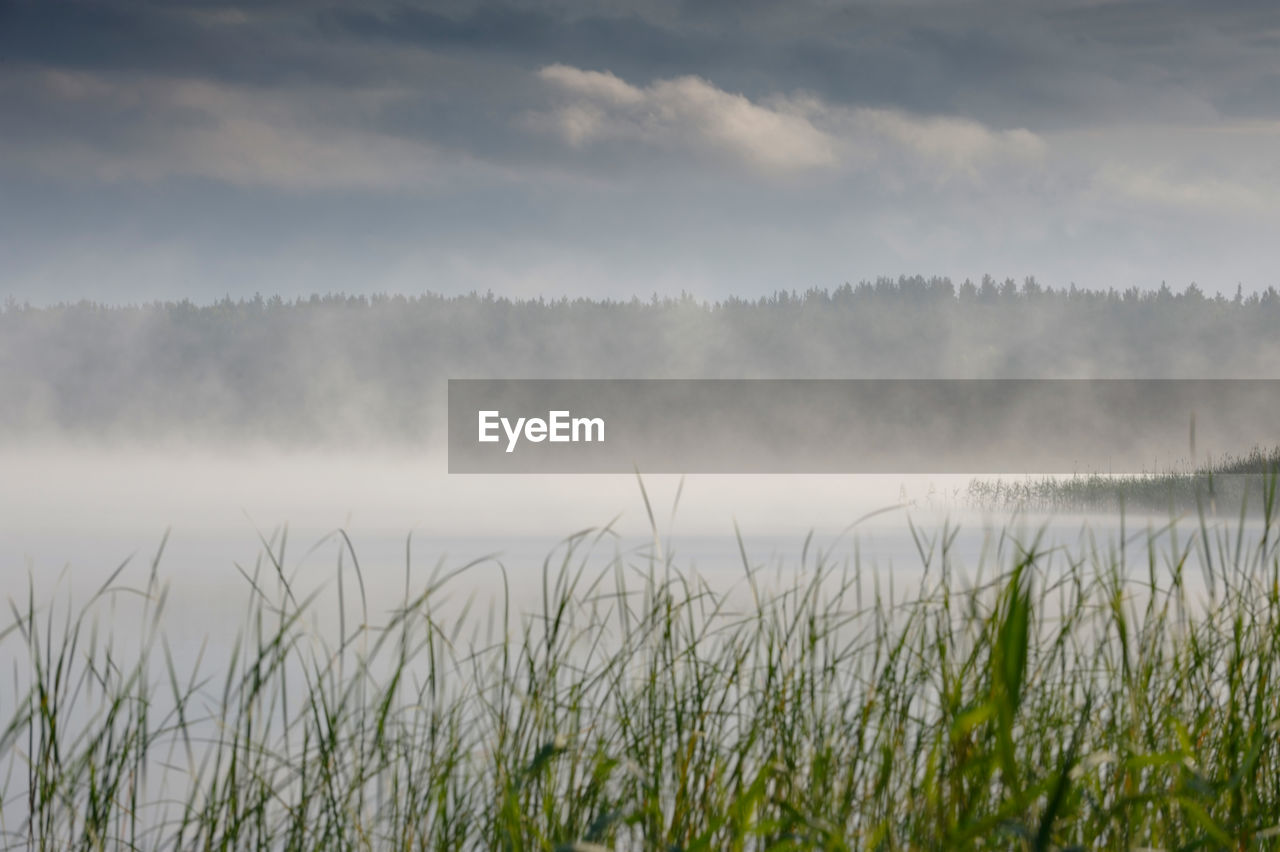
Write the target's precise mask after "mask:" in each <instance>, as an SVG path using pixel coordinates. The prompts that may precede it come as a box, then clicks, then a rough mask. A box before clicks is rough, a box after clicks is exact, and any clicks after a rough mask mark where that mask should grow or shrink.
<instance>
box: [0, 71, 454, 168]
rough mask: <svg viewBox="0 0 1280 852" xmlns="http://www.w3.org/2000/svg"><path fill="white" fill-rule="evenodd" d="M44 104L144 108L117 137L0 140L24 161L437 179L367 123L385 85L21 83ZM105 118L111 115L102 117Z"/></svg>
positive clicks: (420, 151) (142, 80)
mask: <svg viewBox="0 0 1280 852" xmlns="http://www.w3.org/2000/svg"><path fill="white" fill-rule="evenodd" d="M33 82H34V83H35V84H36V85H37V86H39V87H40V89H41V90H43V91H44V92H45V93H46V94H47V96H48V98H49V102H50V103H51V105H52V108H54V109H59V108H61V109H64V110H67V112H68V114H74V113H75V112H76V111H78V110H80V109H88V110H91V111H93V112H94V113H96V114H97V115H99V116H104V115H105V116H114V117H115V118H116V119H119V118H120V117H127V116H129V115H132V114H143V115H145V124H139V125H137V126H135V127H133V128H131V129H130V130H129V131H128V133H127V139H126V140H125V141H124V142H123V143H122V142H121V141H120V140H116V141H115V142H111V141H108V140H106V139H104V138H103V137H102V135H101V134H99V133H95V132H93V131H94V130H95V128H94V127H91V126H89V127H87V128H86V131H85V132H84V133H74V132H73V133H63V134H60V135H59V136H57V137H51V138H47V139H45V140H44V141H43V143H42V144H41V145H39V146H28V147H25V148H22V147H18V146H15V145H4V144H3V143H0V146H3V147H0V150H4V151H5V152H6V154H7V156H8V157H10V158H11V161H12V159H21V160H22V161H24V162H25V163H27V164H28V165H29V166H30V167H32V168H34V169H36V170H40V171H44V172H46V173H55V174H59V175H63V176H65V175H67V174H68V173H71V174H76V175H81V176H83V175H85V174H87V175H89V176H91V177H94V178H97V179H99V180H104V181H108V182H114V181H153V180H162V179H165V178H169V177H175V176H182V177H199V178H208V179H211V180H216V181H222V182H226V183H230V184H235V185H240V186H261V187H271V188H276V189H291V190H298V189H352V188H359V189H376V190H392V189H396V188H402V187H406V186H421V185H425V184H429V183H431V182H433V181H435V180H437V179H438V178H439V176H440V172H441V164H440V162H439V155H438V154H437V153H436V152H435V151H434V150H433V149H431V148H430V147H429V146H427V145H425V144H423V143H421V142H418V141H416V140H412V139H405V138H400V137H395V136H391V135H388V134H385V133H380V132H378V131H376V130H372V129H366V128H367V127H368V122H367V120H364V121H362V120H360V119H367V116H368V114H369V113H370V112H371V111H372V110H374V109H376V108H377V107H378V105H379V104H382V103H385V102H386V101H387V100H388V99H389V98H393V97H396V96H397V94H398V93H396V92H394V91H377V90H366V91H357V92H350V91H344V92H341V93H333V92H326V91H323V90H314V91H302V92H299V91H297V90H291V91H289V92H288V93H287V94H286V93H278V92H272V91H271V90H263V89H255V88H250V87H235V86H229V85H224V84H218V83H211V82H206V81H202V80H187V79H169V78H156V77H147V76H132V75H129V76H111V75H92V74H85V73H75V72H65V71H61V72H49V73H45V74H42V75H40V76H39V77H38V78H37V79H36V80H34V81H33ZM107 120H111V119H110V118H109V119H107Z"/></svg>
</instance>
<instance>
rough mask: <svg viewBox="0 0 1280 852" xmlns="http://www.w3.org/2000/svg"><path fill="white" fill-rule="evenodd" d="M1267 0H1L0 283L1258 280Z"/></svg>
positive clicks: (190, 290) (235, 293)
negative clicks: (986, 277)
mask: <svg viewBox="0 0 1280 852" xmlns="http://www.w3.org/2000/svg"><path fill="white" fill-rule="evenodd" d="M1276 150H1280V7H1278V6H1276V5H1275V4H1274V3H1272V2H1270V0H1222V2H1213V3H1203V2H1191V0H1158V2H1155V1H1154V0H1090V2H1077V0H1042V2H1037V3H1013V2H987V0H982V2H977V0H934V2H917V1H916V0H905V1H904V0H895V2H888V0H857V2H838V0H790V2H786V3H776V4H775V3H764V2H758V1H757V0H735V2H727V0H703V2H693V0H604V2H590V3H587V2H576V1H575V2H558V0H540V2H521V1H520V0H514V2H506V3H477V2H470V1H469V0H456V2H455V0H437V1H436V2H429V3H408V2H396V3H384V2H381V0H371V2H361V3H351V4H347V5H337V4H333V3H328V2H318V0H265V1H264V2H255V3H253V4H245V5H236V4H232V3H221V2H212V1H210V2H205V1H204V0H200V2H196V1H195V0H163V2H148V0H128V2H119V0H97V2H76V1H75V0H70V2H58V3H51V2H45V0H33V1H32V2H21V0H19V1H18V2H15V0H0V298H6V297H11V298H15V299H18V300H20V301H29V302H31V303H33V304H48V303H53V302H58V301H63V300H78V299H91V300H95V301H100V302H109V303H132V302H139V301H149V300H156V299H163V300H169V299H175V300H176V299H184V298H189V299H192V300H194V301H198V302H208V301H211V300H214V299H217V298H221V297H222V296H224V295H229V296H231V297H233V298H236V297H248V296H252V295H253V294H254V293H262V294H264V295H271V294H280V295H283V296H285V297H295V296H302V295H306V294H310V293H317V292H318V293H326V292H347V293H374V292H404V293H419V292H423V291H433V292H438V293H464V292H469V291H473V290H474V291H479V292H485V291H489V290H492V291H493V292H495V293H497V294H500V295H507V296H512V297H537V296H543V297H547V298H555V297H559V296H564V295H568V296H592V297H597V298H602V297H609V298H622V299H626V298H630V297H632V296H635V295H638V296H640V297H642V298H644V297H648V296H649V295H650V294H653V293H657V294H662V295H678V294H679V293H681V292H689V293H692V294H694V295H696V296H699V297H701V298H707V299H716V298H721V297H725V296H728V295H739V296H758V295H762V294H766V293H771V292H773V291H775V290H778V289H786V290H791V289H795V290H801V291H802V290H805V289H807V288H810V287H836V286H839V285H840V284H842V283H844V282H845V281H851V282H857V281H860V280H864V279H871V278H875V277H877V276H881V275H892V276H897V275H899V274H924V275H948V276H951V277H952V278H953V279H955V280H957V281H959V280H962V279H964V278H966V277H971V278H974V279H975V280H976V279H977V278H979V277H980V276H982V275H983V274H985V273H990V274H992V275H994V276H996V277H997V278H1004V277H1014V278H1018V279H1021V278H1023V277H1025V276H1029V275H1034V276H1036V278H1037V279H1038V280H1040V281H1041V283H1044V284H1048V285H1050V286H1058V287H1064V286H1068V285H1069V284H1071V283H1075V284H1077V285H1079V286H1082V287H1091V288H1107V287H1116V288H1126V287H1130V286H1139V287H1144V288H1150V287H1156V286H1159V284H1160V282H1162V281H1167V282H1168V283H1169V285H1170V286H1172V287H1174V288H1175V289H1182V288H1183V287H1185V286H1186V285H1187V284H1188V283H1190V282H1192V281H1195V282H1197V283H1198V284H1199V285H1200V286H1201V287H1202V288H1204V289H1206V290H1207V291H1209V292H1215V291H1221V292H1227V293H1234V292H1235V290H1236V287H1237V286H1240V287H1242V288H1243V289H1244V291H1245V292H1246V293H1248V292H1252V291H1256V290H1260V289H1264V288H1265V287H1267V286H1272V285H1280V240H1277V239H1276V238H1275V235H1276V234H1278V233H1280V157H1278V156H1277V155H1276V154H1275V151H1276Z"/></svg>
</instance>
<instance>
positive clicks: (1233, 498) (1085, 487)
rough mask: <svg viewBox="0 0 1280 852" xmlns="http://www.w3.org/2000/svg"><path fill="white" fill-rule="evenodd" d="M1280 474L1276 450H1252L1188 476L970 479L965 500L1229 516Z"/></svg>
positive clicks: (990, 505)
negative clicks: (1224, 513)
mask: <svg viewBox="0 0 1280 852" xmlns="http://www.w3.org/2000/svg"><path fill="white" fill-rule="evenodd" d="M1277 471H1280V447H1277V448H1274V449H1271V450H1262V449H1260V448H1256V447H1255V448H1254V449H1253V450H1251V451H1250V452H1249V453H1248V454H1246V455H1243V456H1239V457H1236V456H1225V457H1223V458H1221V459H1219V460H1217V461H1214V462H1212V463H1206V464H1204V465H1202V466H1201V467H1199V468H1198V469H1196V470H1194V471H1179V470H1171V471H1167V472H1160V473H1145V474H1126V475H1114V476H1113V475H1103V474H1097V473H1093V474H1077V475H1074V476H1069V477H1055V476H1044V477H1035V478H1027V479H1023V480H1004V479H995V480H985V479H975V480H973V481H972V482H970V483H969V488H968V491H967V494H966V498H967V502H968V503H969V504H970V505H971V506H976V507H979V508H984V509H995V510H1002V511H1007V510H1011V509H1021V510H1031V511H1047V512H1062V511H1068V512H1074V511H1085V512H1097V511H1107V512H1114V511H1119V510H1122V509H1130V510H1138V511H1148V512H1157V513H1167V512H1175V513H1176V512H1197V511H1200V510H1201V509H1203V510H1205V511H1208V512H1209V513H1210V514H1215V515H1216V514H1218V512H1219V511H1225V512H1231V513H1234V511H1235V510H1236V509H1238V508H1239V507H1240V505H1241V503H1242V502H1244V501H1246V500H1248V501H1251V502H1252V503H1254V504H1258V503H1260V502H1262V501H1263V500H1265V499H1266V489H1267V487H1268V482H1269V477H1271V476H1274V475H1275V474H1276V472H1277Z"/></svg>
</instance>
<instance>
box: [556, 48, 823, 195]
mask: <svg viewBox="0 0 1280 852" xmlns="http://www.w3.org/2000/svg"><path fill="white" fill-rule="evenodd" d="M539 76H540V77H541V78H542V79H543V80H545V81H547V82H549V83H551V84H552V85H553V86H554V87H556V88H557V89H559V90H560V91H561V92H563V93H564V94H566V95H568V96H569V100H568V102H567V103H565V104H563V105H562V106H561V107H560V108H559V109H558V110H557V111H556V112H555V113H554V115H553V124H554V126H555V127H556V129H557V130H558V131H559V133H560V134H561V135H562V136H563V137H564V139H565V141H566V142H568V143H569V144H570V145H573V146H575V147H580V146H583V145H587V144H590V143H592V142H596V141H602V140H610V139H615V140H634V141H640V142H643V143H645V144H649V145H655V146H658V147H661V148H668V149H685V150H689V149H693V150H697V149H702V150H707V151H710V152H711V153H715V154H728V155H730V156H732V157H734V158H736V159H737V160H739V161H740V162H742V163H744V164H746V165H748V166H751V167H755V168H758V169H760V170H762V171H772V172H786V171H796V170H804V169H812V168H820V167H825V166H833V165H835V164H836V163H837V162H838V160H839V157H838V153H837V151H838V147H839V143H838V141H837V140H836V139H835V138H834V137H832V136H831V135H829V134H827V133H825V132H824V131H822V130H820V129H819V128H817V127H815V126H814V124H813V123H812V122H811V121H810V120H809V119H808V117H806V116H804V115H802V114H799V113H796V112H788V111H785V110H782V109H776V108H771V107H769V106H764V105H761V104H758V103H753V102H752V101H751V100H749V99H748V98H746V97H744V96H743V95H738V94H732V93H729V92H726V91H724V90H722V89H718V88H716V87H715V86H713V85H712V84H711V83H709V82H707V81H706V80H703V79H702V78H700V77H676V78H673V79H669V80H659V81H657V82H655V83H653V84H651V85H649V86H646V87H644V88H639V87H637V86H633V85H631V84H629V83H627V82H625V81H623V80H621V79H619V78H618V77H616V76H614V75H613V74H610V73H607V72H599V71H583V70H580V69H577V68H570V67H568V66H565V65H551V66H548V67H546V68H543V69H542V70H541V71H540V72H539Z"/></svg>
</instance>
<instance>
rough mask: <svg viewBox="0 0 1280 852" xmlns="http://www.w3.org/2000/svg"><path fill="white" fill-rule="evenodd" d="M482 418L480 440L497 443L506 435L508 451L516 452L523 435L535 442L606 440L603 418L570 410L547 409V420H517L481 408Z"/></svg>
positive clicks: (518, 418) (531, 418)
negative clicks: (577, 415) (586, 415)
mask: <svg viewBox="0 0 1280 852" xmlns="http://www.w3.org/2000/svg"><path fill="white" fill-rule="evenodd" d="M479 421H480V424H479V441H480V443H482V444H493V443H497V442H499V441H500V440H502V437H503V434H505V436H506V441H507V452H509V453H511V452H515V449H516V444H518V443H519V442H520V439H521V438H522V437H523V438H524V439H525V440H526V441H532V442H533V443H535V444H538V443H541V442H543V441H550V442H552V443H557V444H558V443H577V442H587V443H590V442H593V441H594V442H603V441H604V418H603V417H574V416H572V415H571V414H570V413H569V412H568V411H548V412H547V417H546V419H545V420H544V419H543V418H541V417H527V418H526V417H517V418H516V419H515V421H514V422H513V421H512V420H511V419H510V418H508V417H503V416H502V412H500V411H481V412H479Z"/></svg>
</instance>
